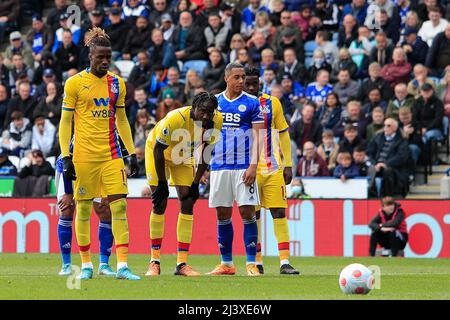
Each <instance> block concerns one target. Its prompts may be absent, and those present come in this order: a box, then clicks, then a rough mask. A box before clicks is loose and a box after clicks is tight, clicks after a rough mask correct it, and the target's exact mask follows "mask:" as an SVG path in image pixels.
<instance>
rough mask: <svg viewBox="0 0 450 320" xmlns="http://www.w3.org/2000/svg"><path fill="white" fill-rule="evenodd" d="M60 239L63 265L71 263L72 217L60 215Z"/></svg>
mask: <svg viewBox="0 0 450 320" xmlns="http://www.w3.org/2000/svg"><path fill="white" fill-rule="evenodd" d="M58 241H59V248H60V250H61V258H62V263H63V265H67V264H71V254H70V253H71V250H72V218H64V217H59V220H58Z"/></svg>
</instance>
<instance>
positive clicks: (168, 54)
mask: <svg viewBox="0 0 450 320" xmlns="http://www.w3.org/2000/svg"><path fill="white" fill-rule="evenodd" d="M152 43H153V44H152V46H150V48H149V50H148V54H149V59H150V65H152V66H153V65H155V64H161V65H162V66H163V68H164V69H168V68H170V67H178V64H177V59H176V56H175V52H174V50H173V47H172V44H171V43H170V42H169V41H166V40H164V37H163V33H162V31H161V30H160V29H156V28H155V29H153V30H152Z"/></svg>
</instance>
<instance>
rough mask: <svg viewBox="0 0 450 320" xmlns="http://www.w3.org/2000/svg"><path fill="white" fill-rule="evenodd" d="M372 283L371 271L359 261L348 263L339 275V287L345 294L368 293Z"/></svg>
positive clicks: (373, 281)
mask: <svg viewBox="0 0 450 320" xmlns="http://www.w3.org/2000/svg"><path fill="white" fill-rule="evenodd" d="M374 283H375V279H374V277H373V275H372V271H370V270H369V268H367V267H366V266H364V265H362V264H360V263H352V264H349V265H348V266H346V267H345V268H344V269H342V271H341V274H340V275H339V287H340V288H341V290H342V292H343V293H345V294H368V293H369V292H370V290H371V289H372V288H373V286H374Z"/></svg>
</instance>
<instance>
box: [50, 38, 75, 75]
mask: <svg viewBox="0 0 450 320" xmlns="http://www.w3.org/2000/svg"><path fill="white" fill-rule="evenodd" d="M55 57H56V61H57V63H58V64H59V65H60V66H61V70H62V71H68V70H69V69H72V68H77V67H78V62H79V58H80V49H78V47H77V46H76V45H74V44H71V45H70V46H69V47H68V48H64V46H63V44H62V43H61V44H60V45H59V47H58V49H57V50H56V52H55ZM71 57H73V59H72V61H69V59H70V58H71Z"/></svg>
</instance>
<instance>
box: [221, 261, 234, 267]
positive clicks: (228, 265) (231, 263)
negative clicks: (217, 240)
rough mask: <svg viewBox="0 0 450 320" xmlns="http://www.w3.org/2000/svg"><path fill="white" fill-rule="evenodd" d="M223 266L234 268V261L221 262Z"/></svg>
mask: <svg viewBox="0 0 450 320" xmlns="http://www.w3.org/2000/svg"><path fill="white" fill-rule="evenodd" d="M221 264H223V265H225V266H227V267H232V266H233V261H221Z"/></svg>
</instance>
